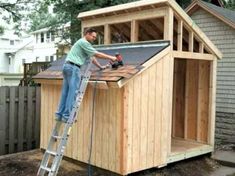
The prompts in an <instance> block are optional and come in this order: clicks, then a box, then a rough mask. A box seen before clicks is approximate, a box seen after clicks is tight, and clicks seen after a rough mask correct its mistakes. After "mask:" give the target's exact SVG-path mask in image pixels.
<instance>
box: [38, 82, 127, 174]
mask: <svg viewBox="0 0 235 176" xmlns="http://www.w3.org/2000/svg"><path fill="white" fill-rule="evenodd" d="M52 81H53V80H50V82H52ZM60 91H61V86H60V85H52V84H42V104H41V105H42V111H41V143H40V146H41V148H44V149H45V148H46V147H47V144H48V139H49V137H50V134H51V129H52V128H53V126H52V125H53V124H54V123H55V120H54V112H55V111H56V109H57V104H58V102H59V97H60ZM93 93H94V91H93V88H92V87H91V86H88V89H87V91H86V94H85V96H84V99H83V102H82V106H81V109H80V111H79V114H78V121H77V123H75V124H74V125H73V128H72V132H71V134H70V138H69V141H68V145H67V147H66V152H65V156H67V157H70V158H73V159H75V160H79V161H82V162H86V163H87V161H88V156H89V142H90V127H91V117H92V103H93ZM94 113H95V115H94V117H95V119H94V131H93V148H92V158H91V164H93V165H95V166H98V167H102V168H104V169H107V170H110V171H113V172H118V173H119V172H120V170H121V167H122V165H121V160H122V156H121V152H122V149H123V148H121V145H122V142H120V141H121V134H122V131H121V128H122V125H121V122H122V118H123V89H108V90H103V89H97V90H96V98H95V110H94Z"/></svg>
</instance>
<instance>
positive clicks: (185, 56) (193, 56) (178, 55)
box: [172, 51, 214, 60]
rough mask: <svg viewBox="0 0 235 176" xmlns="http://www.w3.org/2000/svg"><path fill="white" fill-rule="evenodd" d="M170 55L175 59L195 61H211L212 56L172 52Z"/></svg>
mask: <svg viewBox="0 0 235 176" xmlns="http://www.w3.org/2000/svg"><path fill="white" fill-rule="evenodd" d="M172 55H173V57H175V58H181V59H197V60H199V59H200V60H213V59H214V56H213V55H212V54H201V53H193V52H185V51H180V52H179V51H172Z"/></svg>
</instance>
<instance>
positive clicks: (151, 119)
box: [146, 64, 157, 168]
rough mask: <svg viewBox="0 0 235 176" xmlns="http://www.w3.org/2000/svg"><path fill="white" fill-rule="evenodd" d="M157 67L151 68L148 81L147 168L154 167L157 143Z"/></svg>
mask: <svg viewBox="0 0 235 176" xmlns="http://www.w3.org/2000/svg"><path fill="white" fill-rule="evenodd" d="M156 65H157V64H154V65H152V66H151V67H150V68H149V72H148V74H149V76H148V77H149V79H148V119H147V130H148V131H147V134H148V135H147V156H146V158H147V163H146V168H150V167H153V166H154V150H155V146H154V141H155V138H154V137H155V136H154V135H155V131H156V128H155V125H156V124H155V116H156V114H157V112H156V111H155V106H156V91H154V90H155V89H156V78H157V70H156Z"/></svg>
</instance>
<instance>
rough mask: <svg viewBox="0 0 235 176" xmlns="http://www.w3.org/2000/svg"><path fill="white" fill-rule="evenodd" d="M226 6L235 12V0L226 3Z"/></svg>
mask: <svg viewBox="0 0 235 176" xmlns="http://www.w3.org/2000/svg"><path fill="white" fill-rule="evenodd" d="M224 6H225V8H228V9H230V10H235V0H228V1H224Z"/></svg>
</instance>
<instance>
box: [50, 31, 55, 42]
mask: <svg viewBox="0 0 235 176" xmlns="http://www.w3.org/2000/svg"><path fill="white" fill-rule="evenodd" d="M51 41H52V42H53V41H55V31H51Z"/></svg>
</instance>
